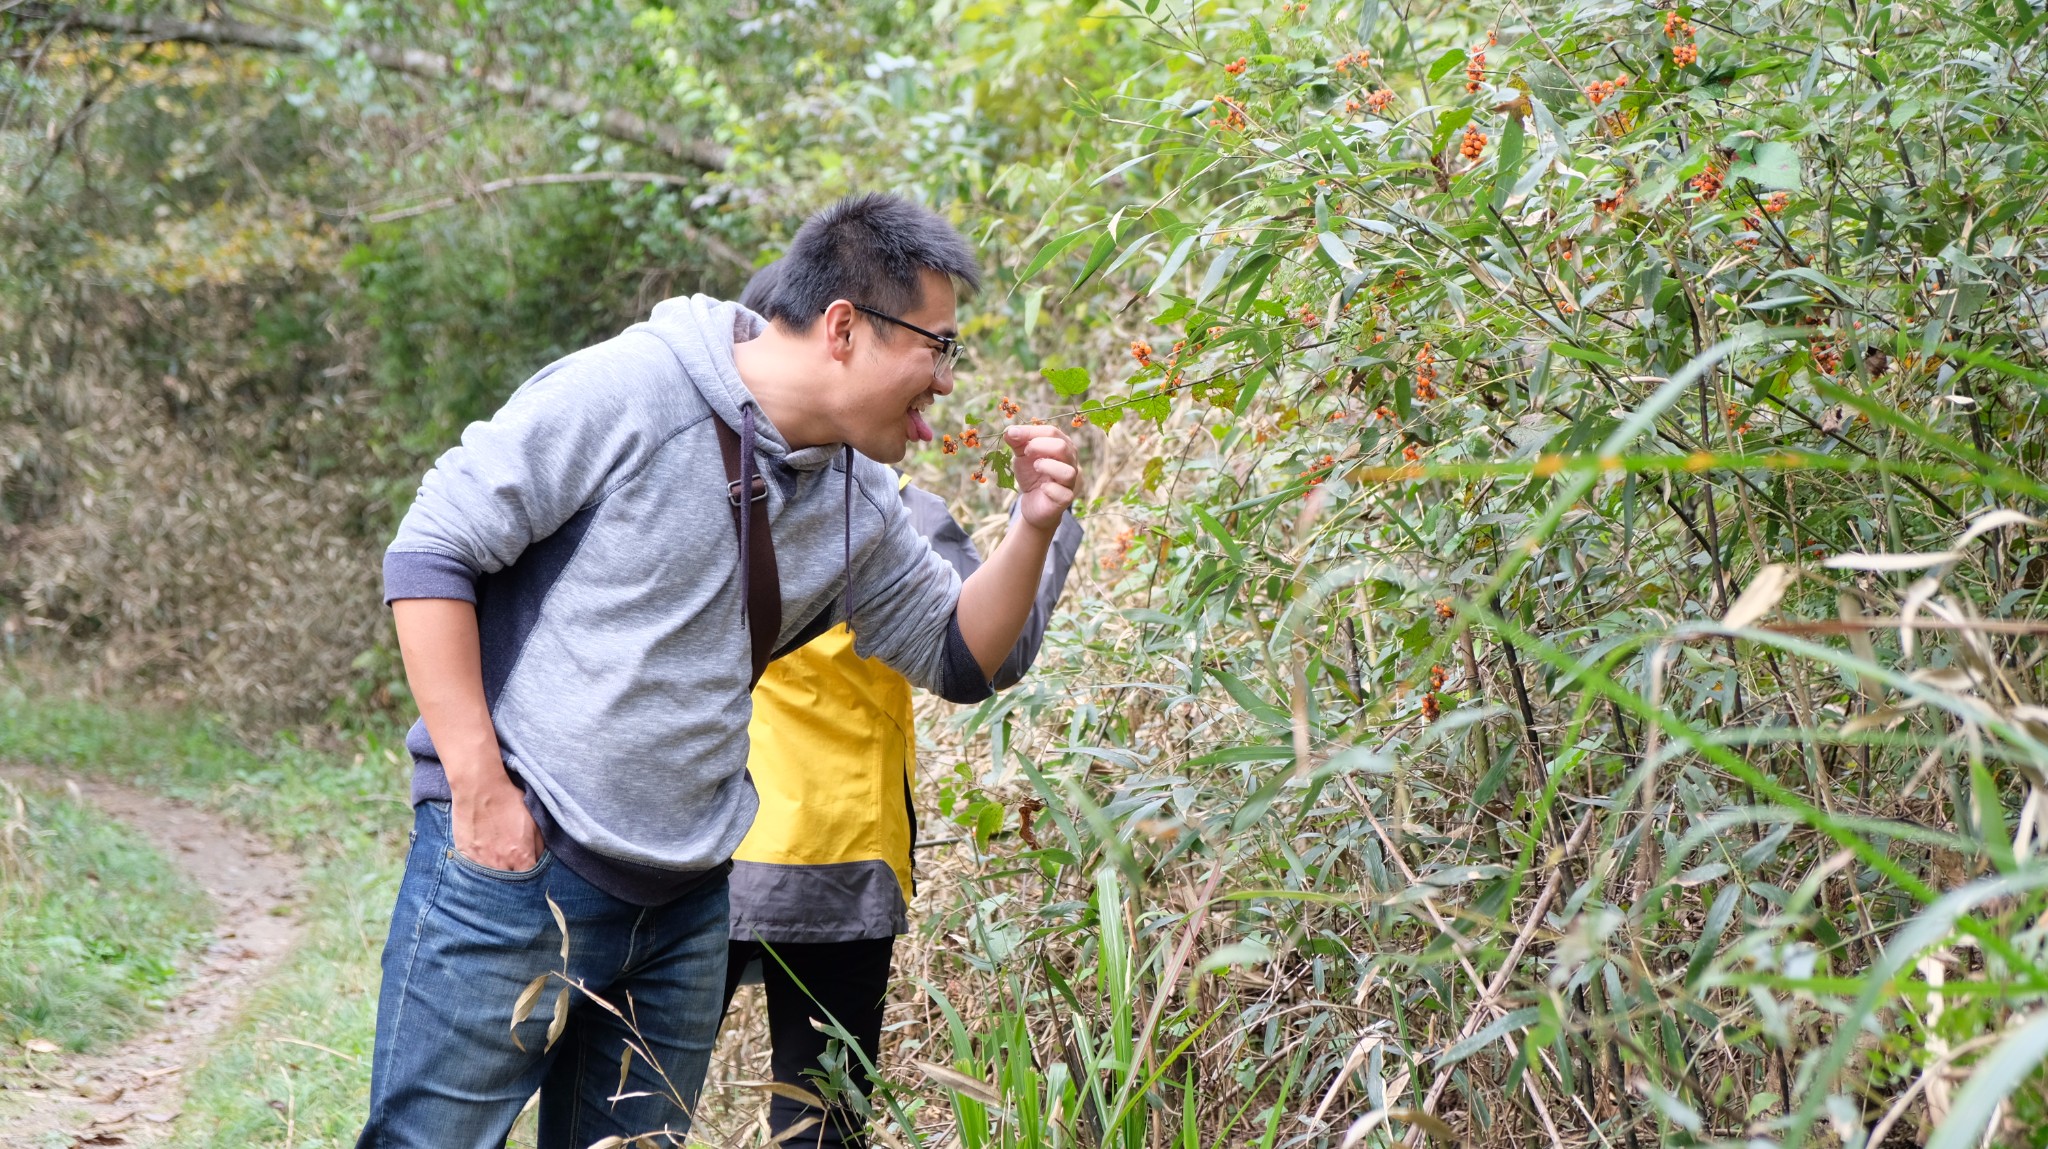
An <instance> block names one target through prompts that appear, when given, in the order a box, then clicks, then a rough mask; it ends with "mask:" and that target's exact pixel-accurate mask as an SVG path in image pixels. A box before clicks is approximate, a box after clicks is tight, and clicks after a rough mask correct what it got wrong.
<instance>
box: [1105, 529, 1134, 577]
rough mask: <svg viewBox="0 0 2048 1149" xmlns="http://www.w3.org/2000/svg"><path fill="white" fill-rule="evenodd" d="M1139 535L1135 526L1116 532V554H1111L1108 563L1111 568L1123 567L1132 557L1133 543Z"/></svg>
mask: <svg viewBox="0 0 2048 1149" xmlns="http://www.w3.org/2000/svg"><path fill="white" fill-rule="evenodd" d="M1137 537H1138V531H1137V528H1135V527H1125V528H1124V529H1123V530H1120V531H1118V532H1117V533H1116V554H1114V555H1111V556H1110V559H1109V563H1108V564H1107V565H1108V566H1109V568H1110V569H1111V570H1116V569H1118V568H1120V567H1122V566H1123V565H1124V564H1125V563H1126V562H1127V561H1128V560H1129V558H1130V553H1131V543H1132V541H1134V540H1135V539H1136V538H1137Z"/></svg>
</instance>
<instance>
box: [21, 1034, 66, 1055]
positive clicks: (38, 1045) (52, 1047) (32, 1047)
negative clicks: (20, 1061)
mask: <svg viewBox="0 0 2048 1149" xmlns="http://www.w3.org/2000/svg"><path fill="white" fill-rule="evenodd" d="M21 1047H22V1048H23V1049H26V1050H28V1051H29V1052H30V1053H55V1052H57V1043H56V1042H54V1041H45V1040H44V1039H42V1038H40V1037H31V1038H29V1039H28V1040H27V1041H24V1042H22V1043H21Z"/></svg>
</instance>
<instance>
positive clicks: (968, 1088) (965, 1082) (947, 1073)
mask: <svg viewBox="0 0 2048 1149" xmlns="http://www.w3.org/2000/svg"><path fill="white" fill-rule="evenodd" d="M917 1068H918V1069H919V1070H920V1071H921V1072H923V1074H924V1075H925V1076H926V1077H929V1078H931V1079H932V1080H933V1081H936V1082H938V1083H939V1084H940V1085H943V1086H945V1087H946V1088H948V1089H950V1090H952V1091H953V1092H955V1093H958V1094H960V1095H961V1096H963V1097H967V1098H969V1099H971V1100H974V1101H979V1102H981V1103H982V1104H983V1105H1001V1104H1002V1103H1003V1099H1002V1097H1001V1096H1000V1095H998V1094H997V1093H996V1091H995V1087H994V1086H991V1085H988V1084H986V1083H984V1082H981V1081H977V1080H975V1079H974V1078H972V1077H969V1076H967V1075H966V1074H964V1073H962V1072H960V1071H959V1070H957V1069H948V1068H947V1067H945V1066H943V1065H934V1064H932V1063H931V1062H929V1061H920V1062H917Z"/></svg>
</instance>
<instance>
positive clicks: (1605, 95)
mask: <svg viewBox="0 0 2048 1149" xmlns="http://www.w3.org/2000/svg"><path fill="white" fill-rule="evenodd" d="M1628 81H1629V74H1628V73H1627V72H1623V73H1622V74H1621V75H1619V76H1616V77H1615V78H1613V79H1612V80H1595V81H1593V82H1592V83H1590V84H1587V85H1586V98H1587V99H1589V100H1591V101H1593V106H1594V107H1596V108H1597V107H1599V106H1600V105H1601V104H1604V103H1606V102H1607V101H1608V100H1611V99H1613V98H1614V94H1615V93H1616V92H1619V91H1620V90H1622V89H1623V88H1626V87H1628Z"/></svg>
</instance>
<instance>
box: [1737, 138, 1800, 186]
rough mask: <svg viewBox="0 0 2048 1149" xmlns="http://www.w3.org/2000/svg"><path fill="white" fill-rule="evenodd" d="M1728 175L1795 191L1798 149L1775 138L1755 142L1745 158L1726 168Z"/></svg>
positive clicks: (1797, 180)
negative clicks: (1755, 144) (1751, 150)
mask: <svg viewBox="0 0 2048 1149" xmlns="http://www.w3.org/2000/svg"><path fill="white" fill-rule="evenodd" d="M1728 178H1729V179H1731V180H1735V179H1744V180H1749V181H1750V182H1751V183H1754V184H1756V185H1757V186H1758V187H1762V188H1769V189H1770V190H1772V191H1798V190H1799V151H1798V149H1796V148H1794V147H1793V146H1792V145H1791V144H1787V143H1781V142H1779V141H1777V140H1770V141H1767V142H1765V143H1761V144H1758V145H1757V146H1756V151H1754V152H1752V153H1750V155H1749V158H1747V159H1742V160H1737V161H1736V162H1735V165H1734V166H1733V167H1731V168H1729V169H1728Z"/></svg>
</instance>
